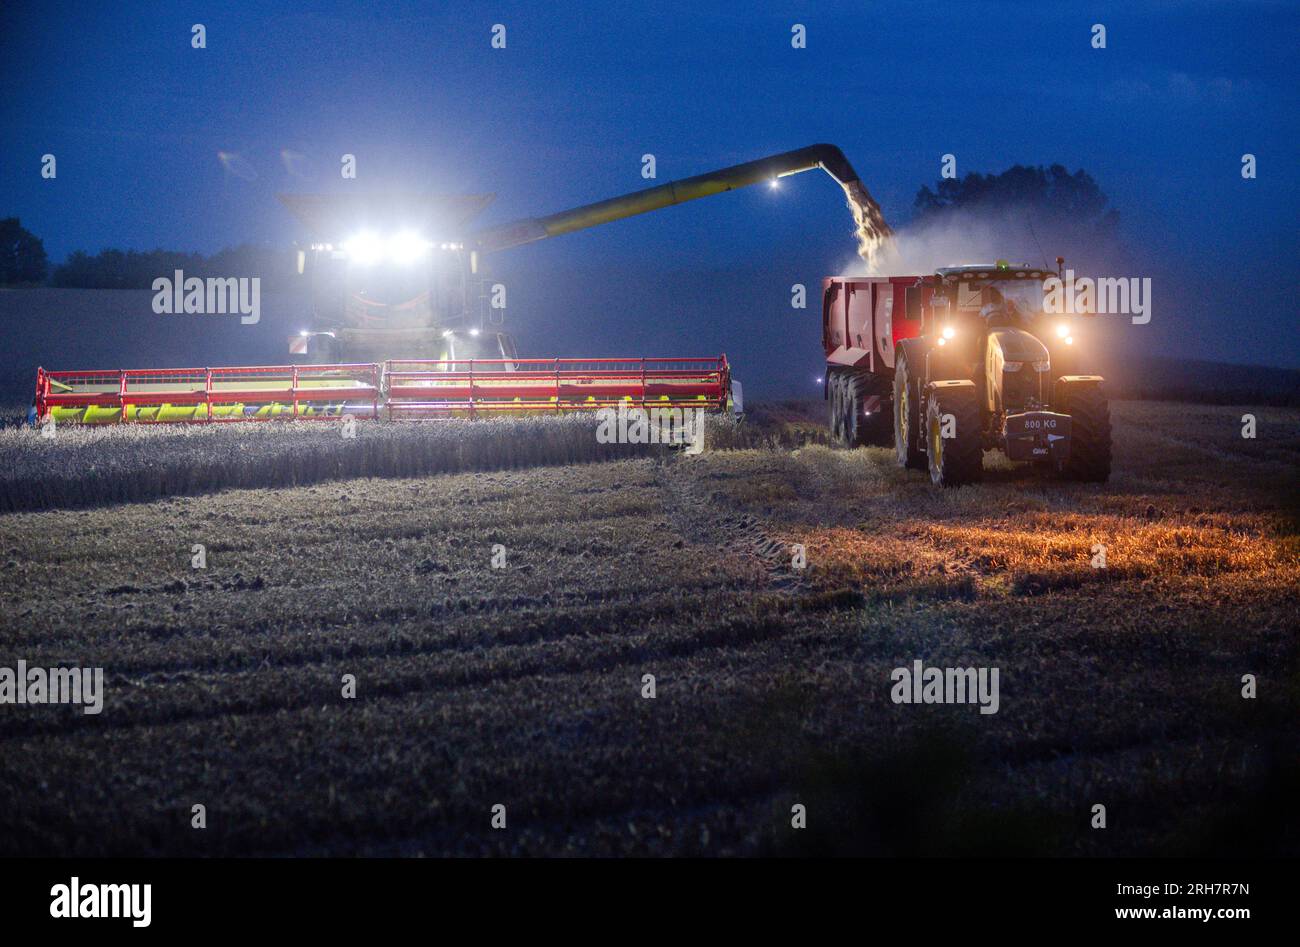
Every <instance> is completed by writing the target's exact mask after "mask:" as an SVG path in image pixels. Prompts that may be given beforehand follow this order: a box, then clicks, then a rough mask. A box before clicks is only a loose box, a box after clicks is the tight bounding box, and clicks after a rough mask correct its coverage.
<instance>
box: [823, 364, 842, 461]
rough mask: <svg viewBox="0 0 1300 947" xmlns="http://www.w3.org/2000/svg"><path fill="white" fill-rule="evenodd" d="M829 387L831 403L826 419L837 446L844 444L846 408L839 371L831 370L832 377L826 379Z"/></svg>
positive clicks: (833, 442)
mask: <svg viewBox="0 0 1300 947" xmlns="http://www.w3.org/2000/svg"><path fill="white" fill-rule="evenodd" d="M826 383H827V388H828V389H829V398H828V399H827V400H828V403H829V405H830V415H829V417H827V419H826V426H827V427H828V428H830V432H831V443H832V444H834V445H835V446H836V447H843V446H844V408H843V404H842V402H843V400H844V398H843V396H842V395H841V393H840V376H839V373H838V372H831V373H830V377H828V378H827V379H826Z"/></svg>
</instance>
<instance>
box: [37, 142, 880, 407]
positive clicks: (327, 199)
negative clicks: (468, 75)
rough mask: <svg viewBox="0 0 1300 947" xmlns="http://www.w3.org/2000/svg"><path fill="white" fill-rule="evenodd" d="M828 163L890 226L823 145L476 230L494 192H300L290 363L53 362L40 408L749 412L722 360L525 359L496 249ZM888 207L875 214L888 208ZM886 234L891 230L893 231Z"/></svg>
mask: <svg viewBox="0 0 1300 947" xmlns="http://www.w3.org/2000/svg"><path fill="white" fill-rule="evenodd" d="M814 168H821V169H822V170H824V171H826V172H827V173H828V174H830V175H831V177H833V178H834V179H835V180H836V181H837V182H838V183H839V184H840V185H841V187H843V188H844V190H845V193H846V195H847V196H848V198H849V202H850V207H851V208H853V210H854V214H855V217H856V218H857V220H858V224H859V236H860V238H861V236H862V234H864V233H871V234H877V235H878V234H880V233H882V232H883V233H884V234H887V233H888V229H887V228H885V227H884V223H883V219H881V218H879V210H878V208H876V206H875V203H874V201H872V200H871V198H870V196H869V195H868V194H867V192H866V190H865V188H864V187H863V186H862V183H861V181H860V180H859V179H858V176H857V173H856V172H855V171H854V170H853V168H852V166H851V165H850V164H849V162H848V160H847V159H846V158H845V157H844V155H843V153H842V152H841V151H840V150H839V149H838V148H836V147H834V146H833V145H813V146H810V147H808V148H802V149H799V150H797V151H790V152H786V153H784V154H780V155H775V156H772V157H769V158H762V159H759V160H757V161H751V162H748V163H746V164H740V165H735V166H733V167H729V168H724V169H722V170H719V171H714V172H710V173H708V174H701V175H697V176H695V177H691V178H686V179H683V180H681V181H674V182H671V183H668V184H662V185H659V186H657V187H652V188H647V189H645V190H642V191H637V192H634V193H632V194H627V195H623V196H621V197H616V198H613V199H610V200H606V201H600V202H598V203H595V204H587V205H585V206H582V207H578V208H575V209H572V210H567V211H562V212H560V213H558V214H552V215H550V216H548V217H538V218H526V219H523V220H518V221H514V222H512V223H509V224H505V225H503V226H499V227H494V228H491V229H487V230H480V231H477V232H474V233H472V234H470V235H469V236H465V234H466V228H467V223H468V221H469V220H470V219H471V218H472V217H474V216H475V215H477V214H478V213H479V212H480V211H482V210H483V208H484V207H486V206H487V204H488V203H489V202H490V201H491V200H492V195H466V196H460V197H412V196H410V195H391V196H387V197H374V196H371V197H366V198H357V197H352V196H348V195H343V196H325V195H284V196H282V197H281V200H282V201H283V202H284V203H285V204H286V206H288V208H289V209H290V210H291V211H292V212H293V213H294V214H295V215H296V216H297V217H298V218H299V220H301V221H302V222H303V223H304V224H305V225H306V226H307V228H308V229H309V231H310V232H311V233H312V235H313V238H312V239H313V242H312V243H311V244H310V245H309V246H308V247H306V248H305V249H302V250H299V251H298V272H299V273H300V274H303V275H304V276H306V277H307V279H308V281H309V286H310V289H311V300H312V319H311V325H310V326H309V327H308V328H305V329H303V330H302V331H301V332H300V333H299V334H298V335H296V336H294V337H293V338H291V339H290V340H289V350H290V355H291V359H292V363H291V364H287V365H262V366H252V367H224V368H164V369H126V370H109V371H47V370H45V369H43V368H42V369H38V370H37V376H36V399H35V405H34V412H33V414H34V417H35V418H37V419H44V418H52V419H53V420H54V421H55V422H56V423H62V422H74V423H83V424H111V423H121V422H127V423H131V422H138V423H168V422H181V423H185V422H189V423H203V424H207V423H218V422H236V421H262V420H281V419H282V420H327V419H335V420H337V419H340V418H346V417H356V418H371V419H376V420H380V419H384V420H400V419H438V418H452V417H466V418H473V417H480V416H484V415H519V414H537V413H560V412H574V411H590V410H593V409H599V408H606V407H613V406H617V405H619V404H624V405H627V406H629V407H641V408H703V409H706V410H709V411H726V410H727V409H728V408H730V409H732V410H735V411H737V412H739V409H740V402H741V398H740V386H739V383H737V382H734V381H733V380H732V378H731V370H730V366H729V365H728V364H727V359H726V356H719V357H717V358H603V359H569V358H546V359H537V358H520V357H519V356H518V355H517V353H516V350H515V345H514V341H513V339H512V338H511V337H510V336H509V335H508V334H506V333H504V332H501V331H498V330H497V328H496V327H497V326H498V325H499V319H495V318H494V313H498V312H500V310H497V309H493V308H492V306H491V304H490V303H491V281H490V280H488V279H487V278H486V277H485V276H484V275H483V274H482V267H481V258H482V256H483V255H485V254H488V253H494V252H497V251H500V250H506V249H509V248H511V247H517V246H520V245H522V244H526V243H532V242H534V241H537V240H543V239H545V238H547V237H554V236H559V235H560V234H565V233H572V232H573V231H576V230H583V229H586V228H589V227H595V226H597V225H599V224H604V223H609V222H611V221H615V220H621V219H623V218H625V217H632V216H635V215H637V214H643V213H646V212H649V211H653V210H660V209H662V208H664V207H670V206H672V205H674V204H681V203H684V202H686V201H691V200H695V199H697V198H701V197H708V196H710V195H713V194H720V193H723V192H726V191H732V190H736V189H738V188H742V187H747V186H749V185H751V184H757V183H762V182H769V183H772V184H775V183H776V181H777V180H778V179H779V178H781V177H785V176H787V175H792V174H798V173H800V172H802V171H808V170H812V169H814ZM873 215H874V216H873ZM882 228H883V230H882Z"/></svg>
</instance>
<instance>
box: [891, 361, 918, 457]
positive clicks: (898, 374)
mask: <svg viewBox="0 0 1300 947" xmlns="http://www.w3.org/2000/svg"><path fill="white" fill-rule="evenodd" d="M914 360H916V361H914ZM913 364H918V365H920V364H924V359H922V358H920V353H919V352H917V351H916V350H915V349H914V348H912V346H910V345H907V344H906V343H903V344H902V345H900V346H899V348H898V358H897V360H896V361H895V363H894V454H895V456H896V457H897V458H898V466H900V467H906V468H907V469H908V470H924V469H925V452H924V451H923V450H922V449H921V438H920V432H921V391H920V387H919V386H918V385H917V383H916V378H915V377H914V370H913V368H912V365H913Z"/></svg>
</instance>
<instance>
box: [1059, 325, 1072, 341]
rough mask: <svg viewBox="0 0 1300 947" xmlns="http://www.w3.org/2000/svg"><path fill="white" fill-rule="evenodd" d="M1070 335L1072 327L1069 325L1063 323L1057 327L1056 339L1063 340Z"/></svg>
mask: <svg viewBox="0 0 1300 947" xmlns="http://www.w3.org/2000/svg"><path fill="white" fill-rule="evenodd" d="M1069 334H1070V327H1069V325H1068V324H1066V323H1064V322H1062V323H1061V324H1060V325H1058V326H1057V327H1056V337H1057V338H1058V339H1063V338H1065V337H1066V336H1067V335H1069Z"/></svg>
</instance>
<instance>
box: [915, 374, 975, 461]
mask: <svg viewBox="0 0 1300 947" xmlns="http://www.w3.org/2000/svg"><path fill="white" fill-rule="evenodd" d="M925 436H926V442H925V446H926V457H927V460H928V461H929V467H930V481H931V482H932V483H934V484H935V485H936V486H940V487H960V486H964V485H965V484H968V483H978V482H979V481H980V480H981V479H983V476H984V449H983V445H982V442H981V437H980V408H979V398H978V396H977V395H976V392H975V386H974V385H972V384H970V383H969V382H967V383H963V384H954V383H951V382H939V383H938V384H936V385H933V386H931V387H930V389H929V396H928V398H927V400H926V407H925Z"/></svg>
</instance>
